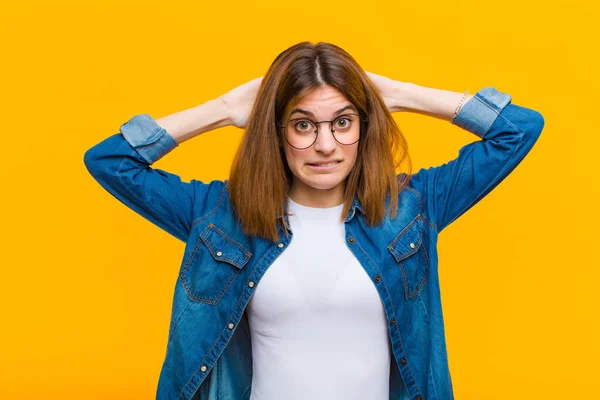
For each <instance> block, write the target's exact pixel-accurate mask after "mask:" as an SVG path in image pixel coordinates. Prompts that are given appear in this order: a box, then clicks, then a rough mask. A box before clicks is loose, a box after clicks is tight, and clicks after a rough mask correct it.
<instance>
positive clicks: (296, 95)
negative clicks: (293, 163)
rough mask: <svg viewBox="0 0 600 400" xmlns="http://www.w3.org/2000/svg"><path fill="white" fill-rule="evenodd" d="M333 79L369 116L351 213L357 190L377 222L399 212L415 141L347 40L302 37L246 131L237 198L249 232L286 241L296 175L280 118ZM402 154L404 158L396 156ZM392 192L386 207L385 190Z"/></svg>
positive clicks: (274, 67)
mask: <svg viewBox="0 0 600 400" xmlns="http://www.w3.org/2000/svg"><path fill="white" fill-rule="evenodd" d="M326 84H327V85H330V86H332V87H334V88H336V89H337V90H339V91H340V92H341V93H342V94H344V96H345V97H346V98H347V99H348V100H349V101H350V102H351V103H352V104H353V105H354V106H355V107H356V108H357V109H358V110H359V114H360V116H361V118H363V119H364V118H367V119H368V122H362V123H361V133H360V140H359V142H358V149H357V159H356V163H355V165H354V167H353V168H352V171H351V172H350V174H349V175H348V177H347V178H346V188H345V194H344V199H345V202H344V208H343V212H342V217H341V221H343V220H344V219H345V217H346V216H347V214H348V212H349V211H350V207H351V205H352V202H353V200H354V196H355V195H356V196H357V198H358V200H359V201H360V203H361V205H362V208H363V210H364V214H365V215H364V216H365V219H366V221H367V223H368V224H369V225H370V226H374V225H378V224H380V223H381V222H382V221H383V218H384V216H385V213H391V216H392V218H395V217H396V214H397V211H398V194H399V192H400V191H401V190H402V188H403V187H404V186H406V185H407V184H408V182H409V180H410V175H411V174H410V170H411V168H412V165H411V160H410V156H409V155H408V145H407V143H406V140H405V139H404V136H403V135H402V133H401V131H400V129H399V128H398V126H397V125H396V122H395V121H394V119H393V118H392V115H391V113H390V112H389V110H388V109H387V107H386V105H385V103H384V101H383V99H382V98H381V96H380V95H379V93H378V92H377V89H376V88H375V86H374V85H373V84H372V83H371V81H370V79H369V78H368V76H367V74H366V73H365V72H364V71H363V70H362V68H361V67H360V66H359V65H358V63H357V62H356V61H355V60H354V58H352V56H351V55H350V54H348V53H347V52H346V51H345V50H343V49H341V48H340V47H338V46H336V45H334V44H330V43H324V42H318V43H317V44H312V43H310V42H301V43H298V44H296V45H294V46H291V47H289V48H288V49H286V50H285V51H283V52H282V53H280V54H279V55H278V56H277V58H276V59H275V60H274V61H273V63H272V64H271V66H270V68H269V70H268V71H267V73H266V74H265V76H264V77H263V80H262V82H261V86H260V88H259V90H258V93H257V96H256V100H255V102H254V106H253V108H252V111H251V113H250V116H249V120H248V124H247V126H246V131H245V133H244V136H243V138H242V141H241V143H240V146H239V148H238V150H237V153H236V155H235V157H234V160H233V163H232V165H231V171H230V179H229V191H230V201H231V206H232V208H233V210H234V211H235V213H236V215H237V218H238V221H239V223H240V224H241V225H242V227H243V229H244V232H245V233H246V234H248V235H252V236H260V237H263V238H266V239H271V240H272V241H273V242H275V241H277V240H278V232H277V223H282V227H283V229H284V231H285V233H286V234H287V233H288V228H289V227H287V226H285V223H284V220H283V218H281V219H280V220H278V218H277V216H278V215H284V213H285V212H286V211H287V209H286V208H285V204H286V203H287V199H288V193H289V190H290V188H291V184H292V181H293V174H292V172H291V170H290V168H289V166H288V164H287V160H286V157H285V153H284V149H283V147H282V146H283V143H285V139H284V138H283V136H282V135H283V130H282V129H281V128H280V125H281V124H282V123H283V121H287V118H288V117H289V114H288V113H289V111H290V110H291V109H292V107H293V106H294V104H296V103H297V102H298V101H299V100H300V99H301V98H302V97H303V96H304V95H306V94H307V93H308V92H309V91H311V90H312V89H314V88H317V87H319V86H323V85H326ZM397 154H399V157H398V159H397V160H396V159H395V158H394V155H397ZM405 159H407V161H408V173H407V174H406V175H405V179H403V181H402V182H399V179H398V177H399V176H397V175H396V172H395V170H396V168H397V167H398V166H399V165H400V164H401V163H402V162H403V161H404V160H405ZM386 195H389V196H390V204H389V206H388V208H387V209H386V210H384V206H385V197H386Z"/></svg>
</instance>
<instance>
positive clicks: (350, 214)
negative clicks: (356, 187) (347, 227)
mask: <svg viewBox="0 0 600 400" xmlns="http://www.w3.org/2000/svg"><path fill="white" fill-rule="evenodd" d="M357 209H358V210H360V212H361V213H363V214H364V210H363V207H362V204H361V203H360V201H359V200H358V195H356V194H355V195H354V200H352V205H351V206H350V210H349V211H348V215H347V216H346V219H345V220H344V222H350V220H351V219H352V218H354V214H356V210H357ZM281 217H282V214H281V213H277V219H280V218H281ZM285 221H286V224H287V225H288V226H289V220H288V217H287V215H286V217H285Z"/></svg>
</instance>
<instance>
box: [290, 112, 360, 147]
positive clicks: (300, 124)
mask: <svg viewBox="0 0 600 400" xmlns="http://www.w3.org/2000/svg"><path fill="white" fill-rule="evenodd" d="M318 125H319V133H320V134H323V133H326V134H327V133H328V132H331V131H332V130H333V136H334V137H335V139H336V140H337V141H338V142H339V143H341V144H353V143H355V142H356V141H357V140H358V138H359V135H360V117H359V116H358V115H354V114H346V115H341V116H339V117H337V118H336V119H335V120H334V121H333V122H332V123H331V127H330V126H329V123H328V122H322V123H319V124H318ZM316 131H317V124H316V123H315V122H314V121H311V120H309V119H304V118H297V119H293V120H290V121H289V122H288V123H287V125H286V132H285V133H286V139H287V141H288V143H289V144H291V145H292V146H294V147H296V148H299V149H303V148H306V147H310V146H311V145H312V144H313V143H314V141H315V139H316V137H317V133H316Z"/></svg>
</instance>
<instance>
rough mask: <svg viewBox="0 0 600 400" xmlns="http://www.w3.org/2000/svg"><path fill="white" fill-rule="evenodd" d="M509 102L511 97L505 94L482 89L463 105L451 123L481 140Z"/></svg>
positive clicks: (493, 89)
mask: <svg viewBox="0 0 600 400" xmlns="http://www.w3.org/2000/svg"><path fill="white" fill-rule="evenodd" d="M511 100H512V97H511V96H510V95H509V94H507V93H503V92H500V91H498V90H496V89H495V88H493V87H487V88H483V89H481V90H480V91H478V92H477V93H475V96H473V98H472V99H471V100H470V101H468V102H466V103H465V105H463V107H462V108H461V109H460V111H459V112H458V115H457V116H456V119H455V120H454V122H452V123H453V124H454V125H456V126H459V127H461V128H463V129H466V130H467V131H469V132H472V133H474V134H475V135H477V136H479V137H480V138H482V139H483V138H484V137H485V134H486V133H487V132H488V131H489V129H490V127H491V126H492V124H493V123H494V121H495V120H496V118H498V115H499V114H500V112H502V110H503V109H504V107H506V105H507V104H509V103H510V102H511Z"/></svg>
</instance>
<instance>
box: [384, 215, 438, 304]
mask: <svg viewBox="0 0 600 400" xmlns="http://www.w3.org/2000/svg"><path fill="white" fill-rule="evenodd" d="M425 228H426V227H425V222H424V221H423V217H422V216H421V214H418V215H417V216H416V217H415V218H414V219H413V220H412V221H411V222H410V223H409V224H408V225H407V226H406V227H405V228H404V229H402V231H401V232H400V233H399V234H398V236H396V237H395V238H394V240H392V241H391V242H390V244H389V245H388V249H389V251H390V252H391V253H392V256H393V257H394V260H395V262H396V263H397V265H398V268H399V269H400V272H401V273H402V280H403V282H404V294H405V296H406V298H407V299H409V298H411V297H413V296H415V295H417V294H419V293H420V292H421V290H422V289H423V287H424V286H425V283H426V281H427V276H428V275H429V258H428V256H427V249H426V244H425V242H426V241H425V238H424V235H425V233H426V232H425Z"/></svg>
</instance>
